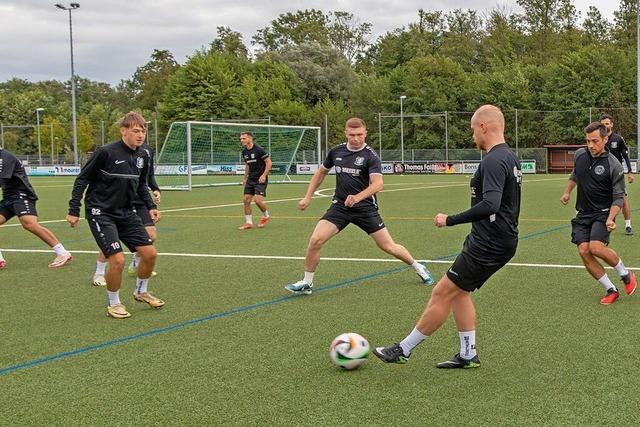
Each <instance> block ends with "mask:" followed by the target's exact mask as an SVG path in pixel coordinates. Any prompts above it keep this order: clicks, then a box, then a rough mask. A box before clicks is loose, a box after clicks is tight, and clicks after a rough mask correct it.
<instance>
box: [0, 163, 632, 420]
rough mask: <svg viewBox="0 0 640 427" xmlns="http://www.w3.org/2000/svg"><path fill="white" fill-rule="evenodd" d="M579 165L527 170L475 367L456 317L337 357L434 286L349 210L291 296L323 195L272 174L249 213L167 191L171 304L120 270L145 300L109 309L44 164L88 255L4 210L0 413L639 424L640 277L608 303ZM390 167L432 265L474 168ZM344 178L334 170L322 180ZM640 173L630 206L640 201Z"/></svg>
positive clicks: (415, 244)
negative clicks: (425, 332)
mask: <svg viewBox="0 0 640 427" xmlns="http://www.w3.org/2000/svg"><path fill="white" fill-rule="evenodd" d="M566 178H567V177H566V176H559V175H526V176H525V177H524V184H523V202H522V213H521V222H520V237H521V241H520V244H519V248H518V252H517V254H516V256H515V258H514V259H513V260H512V265H509V266H506V267H505V268H503V269H502V270H501V271H499V272H498V273H497V274H496V275H495V276H494V277H493V278H492V279H491V280H490V281H489V282H488V283H487V284H486V285H485V286H484V287H483V288H482V289H481V290H480V291H479V292H477V293H475V294H474V295H473V298H474V301H475V303H476V306H477V310H478V328H477V344H478V352H479V355H480V357H481V360H482V367H481V368H480V369H477V370H470V371H442V370H438V369H436V368H435V364H436V363H437V362H439V361H441V360H444V359H445V358H448V357H449V356H451V355H453V354H454V353H456V352H457V351H458V336H457V333H456V331H455V326H454V323H453V319H452V318H450V319H449V320H448V321H447V323H446V324H445V325H444V326H443V327H442V329H441V330H439V331H438V332H437V333H436V334H434V335H433V336H432V337H430V338H428V339H427V340H426V341H425V342H424V343H423V344H422V345H421V346H420V347H419V348H417V349H416V351H415V352H414V354H413V355H412V357H411V360H410V361H409V363H408V364H406V365H392V366H390V365H385V364H383V363H381V362H380V361H379V360H377V359H375V358H372V359H371V360H369V361H368V363H367V364H366V365H365V366H364V367H363V368H362V369H358V370H356V371H352V372H344V371H341V370H339V369H337V368H335V367H334V366H333V365H332V364H331V362H330V360H329V356H328V347H329V344H330V343H331V340H332V339H333V338H334V337H335V336H337V335H339V334H340V333H343V332H351V331H352V332H358V333H360V334H362V335H363V336H365V337H366V338H367V339H368V340H369V341H370V343H371V344H372V345H386V344H390V343H393V342H394V341H398V340H400V339H402V338H403V337H404V336H405V335H406V334H407V333H408V332H409V331H410V330H411V329H412V327H413V325H414V323H415V321H416V319H417V317H418V315H419V314H420V312H421V310H422V309H423V307H424V304H425V303H426V301H427V300H428V298H429V295H430V292H431V288H430V287H428V286H425V285H423V284H422V283H420V281H419V279H418V277H417V276H416V275H415V274H414V273H413V271H412V270H411V269H407V268H402V267H403V266H404V265H403V264H402V263H398V262H395V260H393V259H391V258H390V257H389V256H387V255H386V254H384V253H382V252H381V251H380V250H378V249H377V248H376V247H375V245H374V243H373V242H372V241H371V239H370V238H369V237H368V236H366V235H365V234H364V233H362V232H361V231H360V230H359V229H357V228H356V227H354V226H350V227H347V229H346V230H344V231H343V232H342V233H340V234H339V235H338V236H336V237H335V238H334V239H333V240H332V241H330V242H329V243H328V244H327V245H326V246H325V248H324V250H323V257H325V258H326V259H325V260H323V261H322V262H321V263H320V266H319V268H318V271H317V273H316V279H315V283H314V287H315V289H317V291H316V292H315V293H314V295H312V296H304V297H293V296H290V295H289V294H288V293H287V292H286V291H285V290H284V289H283V286H284V285H285V284H287V283H290V282H293V281H296V280H298V279H300V278H301V274H302V259H301V257H303V256H304V250H305V247H306V243H307V239H308V238H309V235H310V233H311V231H312V229H313V226H314V224H315V222H316V221H317V219H318V218H319V217H320V216H321V215H322V213H323V212H324V211H325V210H326V208H327V207H328V204H329V200H330V199H329V198H328V197H318V198H316V199H314V201H313V203H312V204H311V206H310V207H309V208H308V209H307V211H304V212H301V211H299V210H297V209H296V203H297V200H298V199H299V198H300V197H301V196H302V195H303V194H304V191H305V186H304V185H299V184H292V185H272V186H270V187H269V189H268V199H267V201H268V203H269V211H270V213H271V215H272V220H271V222H270V223H269V224H268V226H267V227H266V228H264V229H262V230H260V229H253V230H250V231H238V230H237V226H239V225H240V224H241V223H242V221H243V217H242V207H241V204H240V202H241V197H242V194H241V193H242V190H241V187H240V186H237V187H220V188H202V189H196V190H194V191H192V192H164V193H163V201H162V204H161V205H160V206H161V210H162V211H163V219H162V221H161V222H160V223H159V224H158V231H159V240H158V242H157V247H158V250H159V252H160V254H161V255H160V256H159V258H158V263H157V268H156V269H157V271H158V273H159V274H158V276H157V277H156V278H154V279H152V280H151V282H150V289H151V290H152V291H154V292H156V293H157V294H158V295H159V296H160V297H162V298H163V299H165V300H166V301H167V305H166V306H165V308H163V309H162V310H157V311H153V310H151V309H149V308H148V307H147V306H146V305H144V304H140V303H135V302H134V301H133V297H132V295H131V293H132V290H133V284H134V283H133V282H134V280H133V279H131V278H128V277H127V278H125V279H124V282H123V289H122V292H121V297H122V300H123V302H124V303H125V304H126V305H127V307H128V308H129V309H130V311H131V313H132V314H133V316H132V317H131V318H130V319H126V320H115V319H110V318H108V317H107V316H106V314H105V305H106V295H105V291H104V289H99V288H96V287H93V286H91V278H92V274H93V269H94V267H95V250H96V246H95V243H94V242H93V239H92V237H91V235H90V232H89V229H88V227H87V225H86V222H85V221H81V222H80V224H79V227H78V229H76V230H72V229H71V228H70V227H69V226H68V224H67V223H66V222H64V221H63V220H64V217H65V215H66V207H67V202H68V199H69V196H70V192H71V184H72V179H70V178H35V179H33V180H32V182H33V183H34V185H35V188H36V190H37V192H38V194H39V196H40V200H39V201H38V204H37V208H38V212H39V215H40V220H41V221H43V222H46V224H45V225H46V226H47V227H49V228H50V229H51V230H52V231H53V232H54V233H56V235H57V236H58V237H59V238H60V240H61V241H62V242H63V243H64V244H65V246H66V247H67V248H68V249H69V250H71V251H72V252H73V253H74V256H75V259H74V261H73V263H72V264H71V265H69V266H67V267H65V268H62V269H58V270H49V269H48V268H47V264H48V263H49V262H50V261H51V259H53V252H52V251H51V250H49V248H47V247H46V245H44V244H43V243H42V242H41V241H40V240H38V239H37V238H36V237H35V236H33V235H31V234H29V233H28V232H26V231H24V230H22V229H21V228H20V227H19V226H16V224H17V221H16V220H15V219H13V220H11V221H10V222H9V223H7V224H6V225H5V226H3V227H1V228H0V248H1V249H2V251H3V253H4V256H5V258H6V259H7V262H8V267H7V269H5V270H2V271H0V289H1V298H0V337H1V342H2V345H1V346H0V394H1V396H2V398H1V399H0V407H1V408H2V410H1V411H0V413H1V414H2V422H0V423H1V424H6V425H62V424H66V425H98V424H101V425H124V424H131V425H243V426H245V425H269V426H279V425H313V426H318V425H340V424H342V425H365V424H368V425H383V424H385V425H422V426H424V425H439V426H445V425H487V426H497V425H504V426H512V425H533V426H539V425H632V424H636V423H637V420H638V414H637V408H638V407H639V406H640V402H639V400H640V398H639V397H638V390H640V375H638V374H637V369H638V368H637V364H636V357H637V349H638V338H637V337H638V324H640V303H639V301H640V295H634V296H632V297H627V296H626V295H623V296H621V298H620V299H619V300H618V302H616V303H615V304H614V305H612V306H609V307H603V306H601V305H599V304H598V301H599V298H600V297H601V296H602V295H603V293H604V292H603V290H602V287H601V286H600V285H599V284H598V283H597V282H596V281H595V280H593V279H592V278H590V276H589V275H588V273H587V272H586V270H585V269H584V268H580V266H581V263H580V259H579V257H578V254H577V250H576V248H575V246H574V245H572V244H571V243H570V227H569V220H570V219H571V217H572V216H573V214H574V211H573V208H572V207H569V206H567V207H563V206H562V205H561V204H560V202H559V198H560V195H561V193H562V190H563V188H564V185H565V183H566ZM385 184H386V186H385V190H384V192H382V193H381V194H380V195H379V201H380V206H381V214H382V217H383V218H384V219H385V222H386V224H387V226H388V228H389V230H390V232H391V234H392V236H393V237H394V239H395V240H396V241H397V242H399V243H401V244H403V245H405V246H406V247H407V248H408V249H409V250H410V251H411V253H412V254H413V255H414V256H415V257H416V258H417V259H420V260H424V259H426V260H438V261H439V262H432V263H430V264H429V268H430V269H431V270H432V272H433V273H434V275H435V276H436V277H437V278H439V277H440V276H442V274H443V273H444V272H445V271H446V269H447V268H448V265H449V263H450V262H451V261H452V259H453V256H454V255H453V254H455V253H456V252H457V251H458V250H459V249H460V248H461V246H462V241H463V239H464V236H465V235H466V233H467V232H468V230H469V226H468V225H464V226H458V227H453V228H446V229H436V228H435V227H434V226H433V225H432V222H431V218H432V217H433V216H434V215H435V214H436V213H438V212H445V213H455V212H459V211H460V210H463V209H465V208H466V207H468V205H469V189H468V184H469V177H467V176H391V177H387V176H385ZM332 185H333V179H332V178H328V179H327V182H325V183H324V184H323V186H322V188H323V191H322V193H323V194H324V195H326V196H330V195H331V193H332V191H331V188H332ZM636 187H637V184H632V185H631V186H630V189H629V190H630V191H629V192H630V201H631V206H632V208H634V207H640V205H639V203H640V199H639V198H638V196H637V194H638V193H637V189H636ZM573 196H574V199H573V200H572V203H573V201H574V200H575V194H574V195H573ZM257 213H258V212H257V209H255V208H254V216H256V219H257ZM636 216H637V214H636ZM49 221H51V222H49ZM639 221H640V220H638V219H636V224H640V222H639ZM618 228H619V229H618V230H616V231H615V232H614V233H613V235H612V242H611V246H612V247H613V248H614V249H616V250H617V251H618V253H619V254H620V255H621V256H622V258H623V260H624V261H625V263H626V264H627V265H628V266H629V267H633V268H637V267H639V266H640V265H639V263H638V240H639V239H640V235H637V236H635V237H626V236H624V235H623V233H622V231H621V229H622V228H623V222H622V218H621V217H620V218H619V219H618ZM127 258H129V257H127ZM351 258H357V259H359V260H350V259H351ZM574 267H575V268H574ZM610 274H611V275H612V277H614V278H615V274H614V273H612V272H611V271H610ZM615 280H616V282H618V279H617V278H615Z"/></svg>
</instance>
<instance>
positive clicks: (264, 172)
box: [238, 131, 271, 230]
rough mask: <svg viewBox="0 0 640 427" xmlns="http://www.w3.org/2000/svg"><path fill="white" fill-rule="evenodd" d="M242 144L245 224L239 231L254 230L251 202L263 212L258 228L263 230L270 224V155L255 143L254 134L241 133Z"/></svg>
mask: <svg viewBox="0 0 640 427" xmlns="http://www.w3.org/2000/svg"><path fill="white" fill-rule="evenodd" d="M240 143H241V144H242V146H243V147H244V149H243V150H242V159H243V160H244V164H245V167H244V177H243V178H242V185H244V197H243V199H242V202H243V204H244V224H242V225H241V226H240V227H238V229H239V230H250V229H252V228H253V217H252V216H251V201H252V200H255V202H256V205H258V208H260V210H261V211H262V218H260V221H259V222H258V228H263V227H264V226H265V225H267V222H269V211H268V210H267V204H266V203H265V202H264V198H265V197H267V185H268V184H269V171H270V170H271V159H270V158H269V153H267V152H266V151H265V150H264V148H262V147H260V146H259V145H258V144H256V143H254V142H253V133H251V132H248V131H245V132H241V133H240Z"/></svg>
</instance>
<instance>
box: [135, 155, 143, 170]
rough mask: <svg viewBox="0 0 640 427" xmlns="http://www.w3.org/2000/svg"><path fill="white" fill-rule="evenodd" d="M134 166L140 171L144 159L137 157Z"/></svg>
mask: <svg viewBox="0 0 640 427" xmlns="http://www.w3.org/2000/svg"><path fill="white" fill-rule="evenodd" d="M136 166H137V167H138V169H142V168H143V167H144V159H143V158H142V157H138V158H137V159H136Z"/></svg>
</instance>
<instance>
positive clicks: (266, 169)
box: [258, 154, 273, 184]
mask: <svg viewBox="0 0 640 427" xmlns="http://www.w3.org/2000/svg"><path fill="white" fill-rule="evenodd" d="M266 156H267V157H265V158H264V172H263V173H262V175H260V178H258V182H259V183H260V184H264V183H265V182H266V181H267V177H268V176H269V172H271V166H272V165H273V163H272V162H271V158H270V157H269V155H268V154H266Z"/></svg>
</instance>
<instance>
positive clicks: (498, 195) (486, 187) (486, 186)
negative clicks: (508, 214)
mask: <svg viewBox="0 0 640 427" xmlns="http://www.w3.org/2000/svg"><path fill="white" fill-rule="evenodd" d="M485 166H486V167H485V168H484V172H483V175H482V200H480V201H479V202H478V203H476V204H475V205H473V206H471V207H470V208H469V209H467V210H466V211H464V212H460V213H459V214H455V215H445V214H438V215H436V217H435V218H434V224H435V225H436V226H437V227H445V226H447V227H451V226H454V225H458V224H466V223H469V222H474V221H479V220H482V219H485V218H487V217H488V216H490V215H493V214H495V213H496V212H498V209H500V203H501V201H502V192H503V191H504V186H505V183H506V181H507V177H508V176H509V173H510V172H511V171H510V170H509V168H508V167H507V164H506V163H504V162H500V161H498V162H495V161H494V162H487V164H486V165H485ZM512 176H513V174H512ZM443 222H444V223H443Z"/></svg>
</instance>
